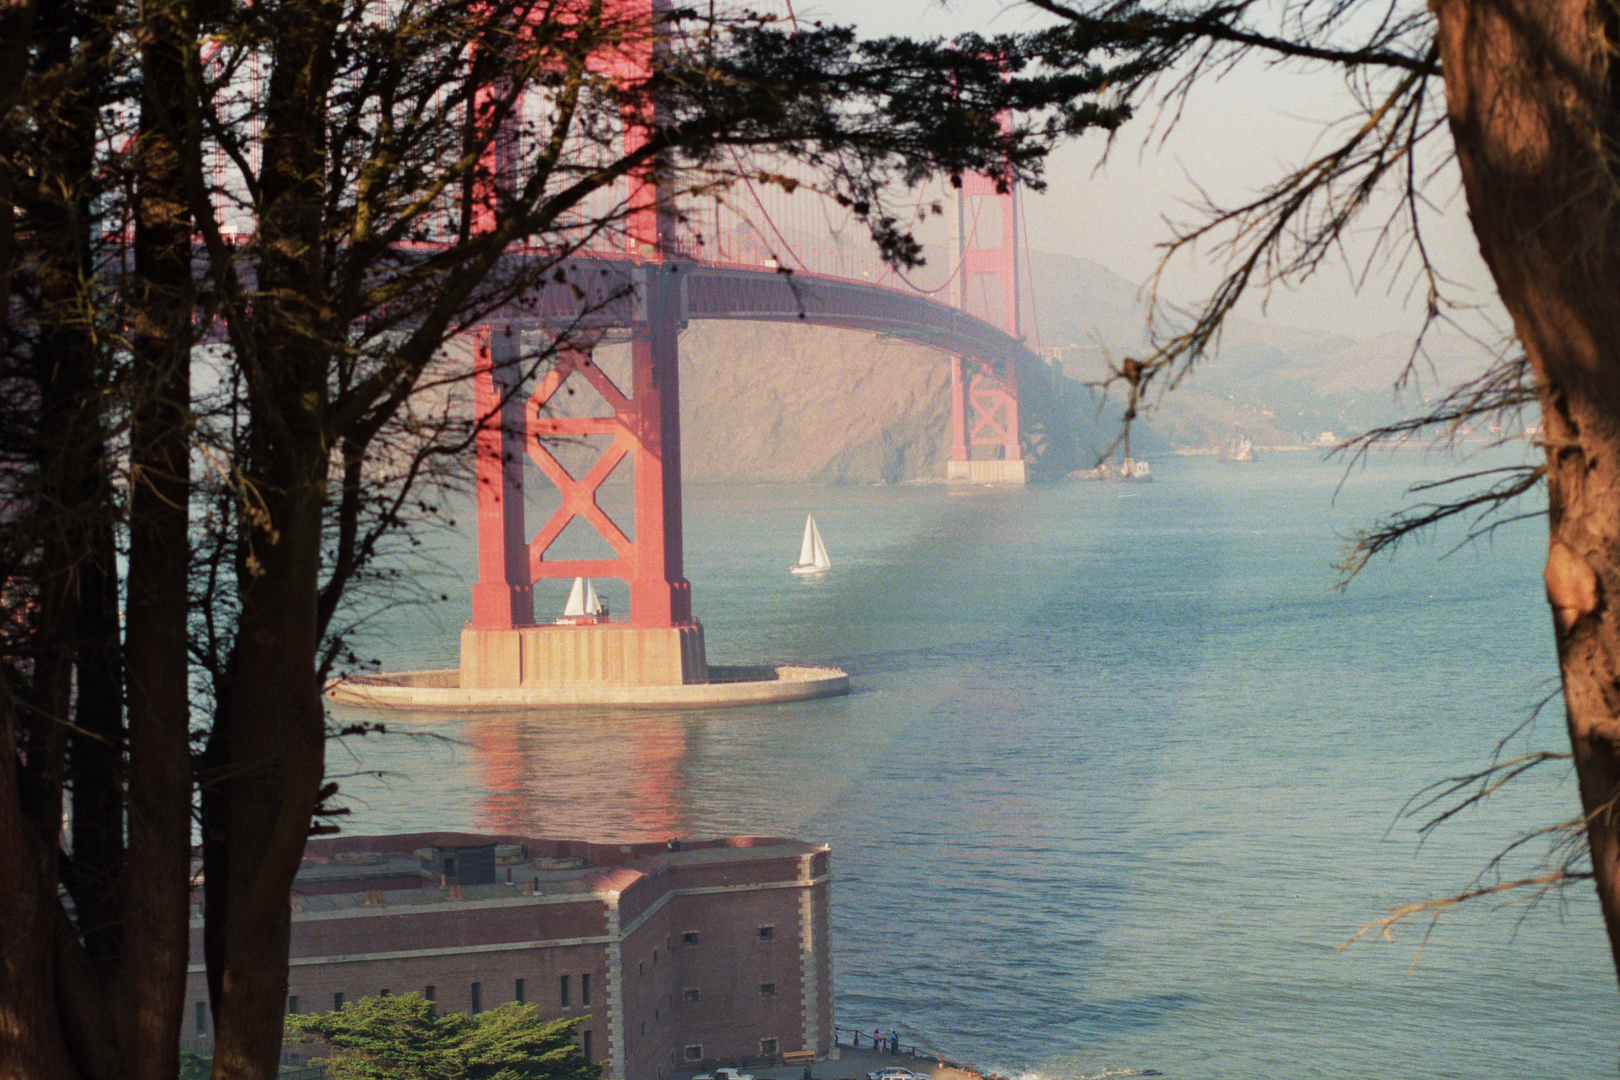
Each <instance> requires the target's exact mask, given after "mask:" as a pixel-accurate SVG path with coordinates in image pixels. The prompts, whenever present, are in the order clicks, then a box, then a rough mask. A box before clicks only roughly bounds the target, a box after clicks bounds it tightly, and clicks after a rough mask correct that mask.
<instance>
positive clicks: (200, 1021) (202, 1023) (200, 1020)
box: [197, 1001, 208, 1035]
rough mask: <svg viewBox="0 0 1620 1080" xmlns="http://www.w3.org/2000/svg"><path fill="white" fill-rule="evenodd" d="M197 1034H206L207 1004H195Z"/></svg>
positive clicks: (201, 1002) (203, 1002)
mask: <svg viewBox="0 0 1620 1080" xmlns="http://www.w3.org/2000/svg"><path fill="white" fill-rule="evenodd" d="M197 1034H199V1035H206V1034H208V1002H206V1001H199V1002H197Z"/></svg>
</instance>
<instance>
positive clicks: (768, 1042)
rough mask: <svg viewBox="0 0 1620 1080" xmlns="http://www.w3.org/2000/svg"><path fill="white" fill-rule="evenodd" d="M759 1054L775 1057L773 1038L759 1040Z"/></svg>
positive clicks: (774, 1041)
mask: <svg viewBox="0 0 1620 1080" xmlns="http://www.w3.org/2000/svg"><path fill="white" fill-rule="evenodd" d="M759 1056H760V1057H775V1056H776V1040H775V1039H761V1040H759Z"/></svg>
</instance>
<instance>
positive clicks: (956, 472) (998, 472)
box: [945, 458, 1027, 485]
mask: <svg viewBox="0 0 1620 1080" xmlns="http://www.w3.org/2000/svg"><path fill="white" fill-rule="evenodd" d="M945 479H946V480H947V481H949V482H950V483H952V484H1017V485H1022V484H1024V483H1026V482H1027V477H1026V476H1025V473H1024V459H1023V458H1016V459H1014V460H1011V461H947V462H946V463H945Z"/></svg>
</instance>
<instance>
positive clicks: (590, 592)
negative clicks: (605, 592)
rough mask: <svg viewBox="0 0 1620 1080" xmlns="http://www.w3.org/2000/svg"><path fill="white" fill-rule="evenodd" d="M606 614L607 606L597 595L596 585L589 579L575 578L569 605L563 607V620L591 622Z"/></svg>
mask: <svg viewBox="0 0 1620 1080" xmlns="http://www.w3.org/2000/svg"><path fill="white" fill-rule="evenodd" d="M606 612H607V607H606V605H604V604H603V603H602V598H601V597H600V596H598V595H597V594H596V584H595V583H594V582H593V581H591V579H590V578H588V577H577V578H575V579H574V587H573V589H571V590H570V591H569V593H568V603H567V604H565V605H564V606H563V613H562V617H563V619H564V620H568V619H585V620H589V619H591V618H594V617H597V616H601V615H604V614H606Z"/></svg>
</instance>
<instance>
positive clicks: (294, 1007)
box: [287, 994, 298, 1016]
mask: <svg viewBox="0 0 1620 1080" xmlns="http://www.w3.org/2000/svg"><path fill="white" fill-rule="evenodd" d="M287 1015H288V1016H297V1015H298V995H297V994H288V995H287Z"/></svg>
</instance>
